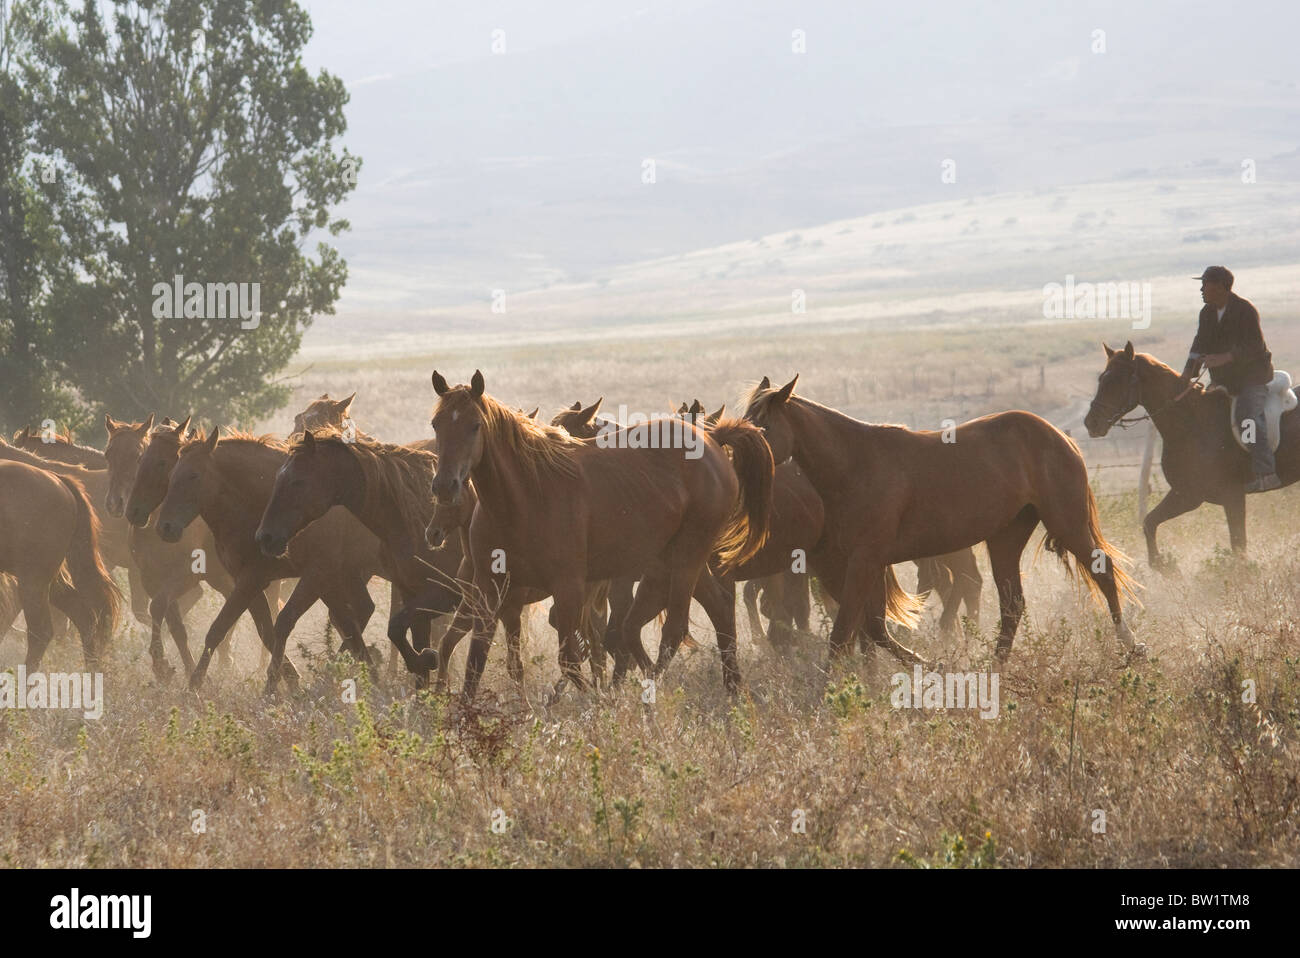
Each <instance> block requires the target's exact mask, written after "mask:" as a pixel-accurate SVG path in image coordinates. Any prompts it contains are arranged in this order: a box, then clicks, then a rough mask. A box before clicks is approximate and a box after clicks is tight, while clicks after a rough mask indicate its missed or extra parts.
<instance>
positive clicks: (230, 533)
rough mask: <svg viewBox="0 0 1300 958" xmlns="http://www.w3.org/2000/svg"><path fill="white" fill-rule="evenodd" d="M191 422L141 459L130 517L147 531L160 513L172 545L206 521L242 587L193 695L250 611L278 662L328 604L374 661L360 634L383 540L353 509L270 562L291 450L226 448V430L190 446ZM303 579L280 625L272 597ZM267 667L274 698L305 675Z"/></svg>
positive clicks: (162, 433)
mask: <svg viewBox="0 0 1300 958" xmlns="http://www.w3.org/2000/svg"><path fill="white" fill-rule="evenodd" d="M188 428H189V420H188V419H186V420H185V422H183V423H182V424H181V425H179V426H177V427H176V428H175V429H166V428H158V429H155V430H154V431H153V433H152V435H151V436H150V438H149V444H148V446H146V447H145V451H144V455H143V456H141V458H140V467H139V469H138V471H137V473H136V480H135V483H134V484H133V485H132V487H131V493H130V495H129V496H128V498H127V505H126V514H127V519H128V520H129V521H130V522H131V523H132V524H134V525H141V526H142V525H144V523H145V522H146V521H147V520H148V517H149V514H150V513H151V512H153V510H154V509H157V510H158V517H157V523H156V525H157V531H158V534H159V536H161V537H162V539H163V540H164V541H167V542H176V541H178V540H179V539H180V537H181V535H182V533H183V532H184V530H185V528H186V527H187V526H188V525H189V524H190V523H191V522H193V521H194V519H196V518H198V517H199V516H202V518H203V521H204V522H206V523H207V525H208V528H209V529H211V530H212V534H213V536H214V538H215V540H216V547H217V555H218V558H219V559H220V560H221V563H222V565H224V566H225V567H226V569H227V570H228V571H229V572H230V573H231V575H232V576H233V577H234V580H235V587H234V589H233V590H232V591H231V593H230V595H229V596H227V597H226V601H225V603H224V604H223V605H222V607H221V611H220V612H218V613H217V616H216V618H215V619H214V620H213V621H212V624H211V625H210V626H209V628H208V633H207V636H206V638H205V640H204V648H203V654H202V655H201V656H200V657H199V660H198V662H197V663H196V664H195V667H194V672H193V673H192V674H191V675H190V687H191V688H192V689H197V688H198V687H199V685H201V684H202V682H203V678H204V675H205V674H206V673H207V669H208V665H209V663H210V662H211V660H212V654H213V652H214V651H215V650H216V647H217V646H218V645H219V644H220V643H221V641H222V639H224V638H225V636H226V633H227V632H229V631H230V627H231V626H232V625H233V624H234V623H235V621H236V620H237V619H238V618H239V616H240V615H241V614H242V613H243V612H244V611H245V610H246V609H247V610H248V611H249V613H250V614H251V615H252V616H253V621H254V623H255V624H256V625H257V631H258V635H259V636H260V637H261V639H262V643H263V645H265V646H266V649H267V651H268V652H270V653H271V654H272V656H274V654H275V649H276V646H277V644H278V643H279V642H281V641H282V640H281V639H280V636H281V634H283V635H284V636H286V637H287V636H288V634H289V632H291V631H292V629H293V626H294V625H295V624H296V623H297V621H298V619H299V618H301V616H302V615H303V613H304V612H306V611H307V610H308V609H309V608H311V606H312V605H314V604H315V602H316V601H317V600H318V599H320V600H321V601H323V602H324V603H325V605H326V607H327V608H328V609H329V612H330V617H331V620H332V621H333V622H334V625H335V626H336V627H337V628H338V630H339V634H340V635H341V636H342V637H343V644H344V647H345V648H346V649H348V651H350V652H351V653H352V655H353V656H354V657H356V658H358V659H361V660H362V661H366V660H367V659H368V658H369V656H368V654H367V651H366V648H365V645H364V643H363V642H362V640H361V631H362V629H364V628H365V623H366V622H367V621H368V620H369V618H370V615H371V613H373V612H374V601H373V600H372V599H371V598H370V594H369V592H368V591H367V589H366V583H367V582H368V581H369V580H370V577H371V575H374V574H377V573H378V570H379V567H380V555H379V553H380V549H379V542H378V540H376V539H375V537H374V536H373V535H372V534H371V533H370V532H369V530H367V529H366V528H365V527H364V526H362V525H360V523H358V522H357V521H356V520H355V519H354V518H352V517H351V516H350V515H348V514H347V512H346V511H345V510H337V511H335V512H334V513H333V514H331V515H329V516H326V517H325V519H323V520H322V521H321V522H318V523H313V524H312V526H311V527H310V528H309V529H307V530H306V531H305V532H304V533H303V535H301V536H299V537H298V538H296V539H295V540H294V541H293V542H292V543H291V544H290V548H289V557H288V558H287V559H270V558H267V557H266V556H264V555H263V554H262V553H261V550H260V549H258V546H257V542H256V540H255V539H254V531H255V530H256V528H257V522H258V517H259V516H260V515H261V513H262V510H263V509H265V508H266V502H267V500H268V499H270V496H271V487H272V485H273V483H274V481H275V474H276V472H277V470H278V469H279V468H280V466H281V465H283V464H284V460H285V458H286V456H287V451H286V448H285V446H284V444H283V443H281V442H279V441H278V440H275V439H271V438H267V437H263V438H261V439H255V438H253V437H251V436H244V435H237V436H234V437H232V438H230V439H229V440H228V441H226V442H221V441H220V434H219V432H218V430H216V429H214V430H213V432H212V435H211V436H205V435H204V434H203V433H202V432H198V431H196V433H195V434H194V435H193V436H192V437H191V438H188V439H182V437H183V436H185V435H186V431H187V430H188ZM294 576H298V577H299V579H298V584H297V585H296V586H295V587H294V590H293V592H292V594H291V595H290V596H289V600H288V602H286V603H285V606H284V608H283V609H281V610H280V614H279V615H278V616H277V617H276V619H275V621H274V624H272V621H271V611H270V608H269V606H268V605H267V602H266V597H265V595H264V594H263V590H265V589H266V587H267V586H268V585H269V584H270V583H271V582H273V581H275V580H276V579H287V578H292V577H294ZM275 666H276V663H275V662H274V661H273V662H272V666H271V668H269V669H268V674H267V686H268V691H270V690H272V689H273V688H274V686H275V679H276V678H278V677H279V675H283V676H284V677H285V678H286V679H287V680H288V681H289V682H290V684H291V685H296V683H297V678H298V673H297V669H295V668H294V666H293V663H292V662H290V661H288V660H285V661H284V662H283V663H282V664H281V666H280V668H279V669H278V670H277V669H276V668H275Z"/></svg>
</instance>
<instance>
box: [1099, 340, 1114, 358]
mask: <svg viewBox="0 0 1300 958" xmlns="http://www.w3.org/2000/svg"><path fill="white" fill-rule="evenodd" d="M1101 348H1102V349H1104V350H1106V358H1107V359H1110V358H1111V357H1112V356H1114V355H1115V350H1113V349H1111V348H1110V346H1108V345H1107V344H1106V343H1102V344H1101Z"/></svg>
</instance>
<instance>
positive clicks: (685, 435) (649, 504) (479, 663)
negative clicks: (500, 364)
mask: <svg viewBox="0 0 1300 958" xmlns="http://www.w3.org/2000/svg"><path fill="white" fill-rule="evenodd" d="M432 378H433V386H434V390H435V391H436V392H437V394H438V396H439V401H438V404H437V406H436V407H435V408H434V411H433V422H432V424H433V429H434V434H435V437H436V440H437V451H438V469H437V472H436V474H435V475H434V478H433V486H432V488H433V492H434V495H435V496H437V498H438V501H439V503H440V504H446V505H449V506H454V505H456V504H457V503H458V502H459V500H460V497H461V496H462V495H463V494H464V492H465V488H466V485H467V483H468V481H469V479H470V478H471V477H472V478H473V480H474V487H475V490H476V492H477V494H478V499H479V502H478V507H477V508H476V509H475V512H474V517H473V519H472V521H471V522H470V556H471V561H472V562H473V566H474V585H475V587H476V588H477V590H478V591H479V592H480V593H481V594H482V595H484V596H489V597H491V596H502V595H504V594H505V593H506V590H507V583H508V584H509V585H512V586H525V587H530V588H538V589H544V590H546V591H547V592H549V593H550V594H551V595H552V596H553V597H554V599H555V609H554V620H555V627H556V631H557V632H558V633H559V638H560V668H561V673H562V679H561V681H564V680H565V679H568V680H570V681H573V682H574V683H575V684H579V685H585V682H584V681H583V679H582V677H581V674H580V672H579V670H578V669H579V663H580V660H581V655H580V651H579V649H580V647H579V640H578V634H577V631H578V623H579V620H580V617H581V612H582V605H583V600H584V595H585V586H586V584H587V583H588V582H598V581H602V580H607V579H614V578H619V577H625V576H634V575H641V576H642V577H643V581H642V584H641V588H640V589H639V590H638V592H637V596H636V599H635V601H634V604H633V608H632V610H631V613H630V614H629V618H628V620H627V622H626V623H625V635H624V638H625V641H626V642H627V643H628V644H629V645H630V640H632V639H635V641H636V642H637V644H638V645H639V644H640V638H639V632H640V627H641V625H642V624H644V622H646V621H649V619H650V618H652V617H653V616H654V615H656V614H657V613H658V612H659V610H660V609H662V608H664V606H665V604H666V605H667V608H668V616H667V619H666V621H665V623H664V633H665V637H666V640H667V641H669V642H670V644H671V646H672V647H676V645H677V644H678V643H680V641H681V639H682V637H683V636H684V635H685V633H686V624H687V613H688V612H689V606H690V600H691V593H692V592H693V591H694V589H695V584H696V581H697V579H698V578H699V576H700V574H701V572H703V571H704V569H705V566H706V565H707V563H708V560H709V557H710V555H712V554H713V553H714V552H718V553H720V560H721V565H722V567H723V569H724V570H726V569H729V568H730V567H732V566H734V565H737V564H740V563H742V562H744V561H746V560H747V559H749V558H751V557H752V556H753V555H754V554H755V553H756V552H757V551H758V549H759V548H761V546H762V544H763V540H764V539H765V537H766V534H767V523H768V515H769V513H770V512H771V500H772V469H773V467H772V456H771V451H770V450H769V449H768V447H767V444H766V443H765V442H763V440H762V436H761V434H760V433H759V432H758V430H756V429H754V428H753V427H751V426H748V425H747V424H745V423H741V422H738V421H737V422H723V423H720V424H719V425H718V427H717V428H716V429H715V431H714V433H713V436H712V437H710V436H709V435H708V434H707V433H705V432H703V431H701V430H697V429H696V428H695V427H694V426H693V425H691V424H690V423H681V425H680V427H678V429H679V436H678V439H679V440H680V442H679V443H677V445H679V446H685V445H686V444H687V441H689V449H686V450H683V448H672V445H673V443H670V444H669V447H667V448H663V447H660V448H636V447H634V446H633V445H632V444H630V443H623V442H619V441H618V439H617V438H616V439H615V442H613V443H611V444H609V445H608V446H602V445H599V444H597V443H594V442H584V441H582V440H579V439H575V438H573V437H572V436H570V435H569V434H568V433H567V432H565V431H564V430H562V429H558V428H555V427H553V426H543V425H540V424H539V423H537V422H534V421H533V420H531V419H529V418H528V417H526V416H524V415H522V414H519V413H515V412H512V411H511V410H510V409H509V408H507V407H506V406H504V405H502V404H501V403H499V402H497V401H496V400H495V399H493V398H492V397H491V396H489V395H487V393H486V392H485V390H484V381H483V374H482V373H480V372H477V371H476V372H475V373H474V376H473V378H472V379H471V381H470V385H468V386H456V387H451V386H449V385H448V384H447V382H446V380H445V379H443V377H442V376H441V375H439V374H438V373H437V372H436V371H435V372H434V373H433V377H432ZM724 447H729V448H730V450H731V453H732V457H733V460H734V466H733V462H731V461H728V458H727V454H726V452H725V451H724ZM692 450H698V452H699V455H698V456H695V457H690V456H687V455H686V454H685V452H687V451H692ZM539 503H540V504H541V505H540V507H539ZM719 611H721V610H719ZM731 614H732V617H733V618H734V615H735V610H734V606H733V608H732V610H731ZM494 624H495V623H494V619H493V618H492V617H491V616H489V615H486V614H483V613H482V612H478V613H476V614H475V615H474V639H473V644H472V646H471V648H470V655H469V662H468V666H467V668H466V675H465V684H466V692H467V693H468V694H471V695H472V694H473V692H474V691H475V689H476V687H477V684H478V679H479V676H480V675H481V674H482V671H483V665H484V662H485V660H486V658H487V652H488V647H489V645H490V643H491V641H492V627H493V625H494ZM718 643H719V649H720V651H721V653H722V670H723V681H724V683H725V685H726V687H727V688H728V690H732V691H734V690H736V689H737V688H738V687H739V684H740V669H739V666H738V663H737V661H736V646H735V637H734V635H732V636H724V635H723V634H721V633H719V635H718Z"/></svg>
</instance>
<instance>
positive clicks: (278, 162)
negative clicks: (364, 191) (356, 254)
mask: <svg viewBox="0 0 1300 958" xmlns="http://www.w3.org/2000/svg"><path fill="white" fill-rule="evenodd" d="M29 5H30V7H31V13H30V24H31V25H30V28H29V31H28V32H29V35H30V39H29V41H28V43H27V45H26V49H25V51H24V67H25V69H24V82H25V84H26V85H27V87H28V88H29V90H30V93H31V97H32V100H33V104H34V107H35V114H36V116H38V117H39V125H38V130H37V136H36V140H37V146H38V149H39V150H40V152H41V156H40V157H39V159H40V160H41V161H43V162H48V163H50V164H51V165H53V167H54V168H55V169H56V170H57V172H58V176H57V177H56V178H55V179H56V182H55V183H52V184H47V183H44V182H42V183H41V189H42V190H43V192H44V195H45V196H46V197H47V199H48V201H49V203H50V204H51V206H52V208H53V209H54V210H55V212H56V219H57V226H56V229H57V230H58V231H59V233H60V234H61V239H62V243H63V244H64V247H65V249H66V252H67V255H68V259H69V260H70V262H71V264H72V268H67V269H61V270H55V271H52V272H51V275H50V277H49V278H50V287H49V297H48V310H49V317H50V325H49V333H50V336H49V342H48V344H47V348H49V349H50V350H51V351H52V354H53V355H52V357H51V362H52V363H53V365H54V366H55V367H56V368H57V369H58V370H59V371H60V372H61V373H62V375H63V377H64V379H65V380H66V381H68V382H71V383H75V384H76V386H77V388H78V389H79V391H80V392H81V394H82V395H83V396H84V397H85V398H86V399H87V400H89V401H91V402H92V403H94V404H95V405H96V406H97V407H98V408H101V409H107V410H108V411H110V412H111V413H112V414H113V415H114V416H117V417H118V418H142V417H143V416H145V415H147V414H148V413H150V412H156V413H158V414H160V415H171V416H178V417H182V418H183V417H184V416H186V415H189V414H190V413H195V414H196V415H199V416H202V417H205V418H209V419H212V420H216V421H220V422H229V421H231V420H232V419H234V420H254V419H257V418H260V417H261V416H264V415H265V414H267V413H268V412H270V411H272V410H274V409H276V408H278V407H279V406H281V405H283V403H284V402H285V401H286V399H287V396H288V389H287V387H285V386H283V385H277V384H276V383H274V382H272V381H271V377H272V376H274V374H275V373H276V372H278V371H279V370H281V369H283V368H284V366H285V365H286V364H287V363H288V362H289V360H290V359H291V358H292V357H293V355H294V353H295V352H296V351H297V349H298V345H299V343H300V341H301V338H302V331H303V329H304V328H305V327H306V326H307V325H308V324H309V323H310V322H311V318H312V316H313V315H314V314H317V313H332V312H333V304H334V303H335V301H336V300H337V299H338V295H339V291H340V289H341V287H342V285H343V282H344V280H345V279H346V276H347V267H346V264H345V263H344V261H343V260H342V259H341V258H340V256H339V255H338V252H337V250H335V249H334V248H333V247H332V246H330V245H328V243H326V242H323V241H318V242H317V243H316V249H315V257H314V258H310V257H308V256H306V255H304V254H303V252H302V247H303V246H304V245H305V244H306V243H307V242H308V240H309V239H311V238H313V237H321V236H322V235H323V233H327V234H328V235H329V236H335V235H337V234H338V233H339V232H341V231H342V230H344V229H346V228H347V227H348V224H347V222H346V221H345V220H341V219H334V218H331V215H330V210H331V208H332V207H334V206H337V204H339V203H340V202H341V201H342V200H343V198H344V197H345V196H346V195H347V194H348V193H349V192H350V191H351V190H352V189H353V188H354V187H355V185H356V171H357V170H358V169H359V167H360V163H359V161H358V159H357V158H355V157H353V156H351V155H349V154H348V153H347V151H346V150H343V151H342V152H341V153H336V152H335V151H334V148H333V143H334V141H335V140H336V139H337V138H338V137H340V136H341V135H342V133H343V131H344V130H345V129H346V121H345V119H344V116H343V107H344V105H345V104H346V103H347V100H348V95H347V91H346V89H345V88H344V86H343V84H342V82H341V81H340V80H339V79H338V78H337V77H334V76H332V75H330V74H329V73H327V72H325V71H321V72H320V73H319V74H318V75H317V76H315V77H312V76H311V75H310V74H309V73H308V71H307V70H306V68H305V67H304V66H303V64H302V61H301V52H302V48H303V46H304V45H305V44H306V42H307V40H308V39H309V38H310V36H311V23H310V20H309V19H308V17H307V14H306V13H305V12H304V11H303V10H302V9H301V8H300V7H299V6H297V4H295V3H294V2H293V0H138V2H126V0H112V2H111V3H110V4H107V5H108V6H109V7H110V8H111V9H110V15H109V16H108V17H107V19H105V18H103V17H101V15H100V9H101V7H104V6H105V5H106V4H104V3H103V2H100V0H85V2H84V3H83V5H82V6H81V7H80V8H79V9H77V10H70V9H69V8H68V6H67V4H66V2H65V0H30V4H29ZM177 277H182V279H181V280H180V281H179V283H178V281H177V279H176V278H177ZM191 284H198V285H197V286H194V285H191ZM226 284H234V285H230V286H227V285H226ZM173 285H183V286H184V287H185V288H184V289H183V292H184V293H185V296H184V297H183V301H182V303H181V304H179V305H181V306H182V307H183V308H182V309H181V310H180V311H179V314H178V313H177V311H176V310H174V309H173V308H172V307H173V306H175V305H177V304H173V303H172V302H171V300H172V296H170V295H165V296H164V294H163V292H162V291H163V290H164V289H166V290H168V291H170V289H171V288H172V287H173ZM214 288H215V296H214V295H213V290H214ZM195 290H197V293H195ZM237 294H242V295H243V303H244V305H246V306H250V307H251V306H252V305H254V304H255V303H256V304H257V305H260V316H256V317H250V318H245V317H244V316H242V315H241V316H232V315H231V313H232V312H234V311H235V307H236V306H237V305H238V302H239V296H238V295H237Z"/></svg>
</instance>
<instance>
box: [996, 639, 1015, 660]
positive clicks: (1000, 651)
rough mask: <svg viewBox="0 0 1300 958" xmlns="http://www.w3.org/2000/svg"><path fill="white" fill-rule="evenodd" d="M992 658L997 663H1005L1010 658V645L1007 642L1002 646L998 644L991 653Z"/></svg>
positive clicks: (1000, 643)
mask: <svg viewBox="0 0 1300 958" xmlns="http://www.w3.org/2000/svg"><path fill="white" fill-rule="evenodd" d="M993 657H994V658H995V659H997V660H998V661H999V662H1005V661H1006V660H1007V659H1009V658H1011V643H1010V642H1007V643H1005V644H1004V643H1002V642H999V643H998V647H997V648H996V649H995V650H994V651H993Z"/></svg>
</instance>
